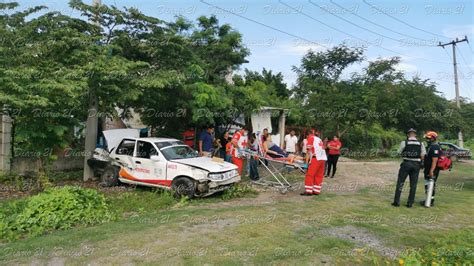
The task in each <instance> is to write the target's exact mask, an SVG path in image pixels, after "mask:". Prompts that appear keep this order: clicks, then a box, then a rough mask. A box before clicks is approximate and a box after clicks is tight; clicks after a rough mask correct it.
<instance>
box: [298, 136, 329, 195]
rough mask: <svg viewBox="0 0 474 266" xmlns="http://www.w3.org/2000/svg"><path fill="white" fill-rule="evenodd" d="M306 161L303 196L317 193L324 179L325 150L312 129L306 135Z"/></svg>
mask: <svg viewBox="0 0 474 266" xmlns="http://www.w3.org/2000/svg"><path fill="white" fill-rule="evenodd" d="M306 146H307V150H308V151H307V153H306V163H308V162H309V166H308V171H307V172H306V177H305V180H304V188H305V191H304V192H303V193H301V195H303V196H310V195H319V194H320V193H321V187H322V184H323V179H324V164H325V163H326V160H327V157H326V151H325V150H324V144H323V141H322V140H321V139H320V138H319V137H318V136H316V135H315V130H314V129H312V130H311V132H310V134H309V135H308V144H306Z"/></svg>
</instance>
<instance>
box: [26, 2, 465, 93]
mask: <svg viewBox="0 0 474 266" xmlns="http://www.w3.org/2000/svg"><path fill="white" fill-rule="evenodd" d="M83 1H84V0H83ZM18 2H19V3H20V6H21V7H30V6H34V5H46V6H48V7H49V10H50V11H61V12H62V13H64V14H68V15H72V16H79V15H80V14H79V13H78V12H77V11H74V10H72V9H71V8H70V7H69V6H68V1H66V0H52V1H44V0H24V1H21V0H20V1H18ZM84 2H85V3H88V4H92V0H85V1H84ZM102 3H103V4H107V5H115V6H117V7H136V8H138V9H139V10H141V11H142V12H143V13H145V14H146V15H149V16H154V17H158V18H160V19H162V20H166V21H172V20H174V19H175V18H176V17H177V16H184V17H185V18H187V19H189V20H192V21H195V19H196V18H197V17H199V16H201V15H206V16H209V15H211V14H214V15H216V16H217V18H218V19H219V22H220V23H228V24H230V25H231V26H232V27H233V28H234V29H236V30H237V31H239V32H240V33H241V34H242V35H243V41H244V43H245V45H246V46H247V47H248V48H249V49H250V52H251V55H250V56H249V57H248V58H247V59H248V61H249V63H246V64H244V65H243V66H242V67H241V69H240V70H239V71H240V72H241V71H243V69H245V68H248V69H250V70H256V71H261V70H262V69H263V68H266V69H270V70H272V71H273V72H282V74H283V75H284V77H285V82H286V83H287V84H288V85H289V86H291V85H294V83H295V81H296V75H295V73H294V72H293V71H292V67H293V66H298V65H299V64H300V61H301V58H302V56H303V55H304V54H305V53H306V52H307V51H308V50H309V49H312V50H313V51H323V50H325V49H327V48H330V47H332V46H335V45H338V44H340V43H343V42H345V43H346V44H347V45H349V46H353V47H359V46H366V51H365V56H366V58H367V60H369V61H372V60H376V59H377V58H390V57H393V56H399V57H401V63H400V64H399V66H398V69H399V70H403V71H404V72H405V73H406V75H407V76H408V77H412V76H419V77H420V78H423V79H430V80H432V81H434V82H436V83H437V85H438V87H437V88H438V90H439V91H440V92H441V93H442V94H443V95H444V96H445V97H446V98H448V99H453V98H454V97H455V89H454V88H455V87H454V70H453V59H452V54H453V51H452V46H446V47H445V49H443V48H441V47H438V46H437V44H438V43H439V42H442V43H447V42H450V41H452V40H454V39H455V38H459V39H463V38H464V36H467V38H468V39H469V40H472V44H468V43H467V42H462V43H458V44H457V45H456V54H457V56H456V57H457V62H458V76H459V88H460V96H462V97H466V98H468V99H469V100H470V101H474V89H473V79H474V62H473V56H474V50H473V49H474V18H473V17H474V8H473V1H471V0H463V1H448V0H441V1H439V0H438V1H434V0H424V1H423V0H416V1H386V0H385V1H375V0H354V1H347V0H303V1H299V0H298V1H291V0H253V1H251V0H221V1H218V0H187V1H185V0H167V1H160V0H153V1H151V0H150V1H144V0H135V1H132V0H102ZM366 66H367V63H361V64H357V65H354V66H351V67H350V68H349V69H347V71H346V72H345V73H344V76H345V77H349V75H350V74H351V73H352V72H358V71H361V70H362V69H363V68H364V67H366ZM239 71H238V72H239Z"/></svg>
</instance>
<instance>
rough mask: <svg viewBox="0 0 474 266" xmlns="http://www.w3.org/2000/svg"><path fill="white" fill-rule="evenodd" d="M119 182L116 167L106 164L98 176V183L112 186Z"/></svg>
mask: <svg viewBox="0 0 474 266" xmlns="http://www.w3.org/2000/svg"><path fill="white" fill-rule="evenodd" d="M118 184H119V180H118V169H117V167H113V166H108V167H107V168H105V170H104V172H103V173H102V175H101V177H100V185H101V186H104V187H113V186H117V185H118Z"/></svg>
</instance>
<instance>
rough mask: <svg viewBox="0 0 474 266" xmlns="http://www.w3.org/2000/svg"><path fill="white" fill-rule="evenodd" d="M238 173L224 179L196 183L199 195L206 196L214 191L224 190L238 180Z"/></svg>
mask: <svg viewBox="0 0 474 266" xmlns="http://www.w3.org/2000/svg"><path fill="white" fill-rule="evenodd" d="M240 179H241V178H240V175H236V176H234V177H231V178H229V179H226V180H219V181H215V180H208V181H207V182H202V183H200V184H199V185H198V191H199V192H200V194H199V196H200V197H206V196H209V195H212V194H214V193H217V192H220V191H224V190H226V189H228V188H229V187H230V186H231V185H232V184H235V183H237V182H240Z"/></svg>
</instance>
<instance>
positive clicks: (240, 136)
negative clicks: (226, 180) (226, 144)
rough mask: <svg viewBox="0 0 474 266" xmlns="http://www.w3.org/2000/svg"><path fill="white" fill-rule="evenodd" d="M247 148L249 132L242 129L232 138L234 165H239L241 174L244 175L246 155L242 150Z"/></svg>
mask: <svg viewBox="0 0 474 266" xmlns="http://www.w3.org/2000/svg"><path fill="white" fill-rule="evenodd" d="M246 147H247V130H246V129H245V128H242V129H241V130H239V131H237V132H235V133H234V136H233V137H232V163H233V164H235V165H237V167H238V169H239V174H240V175H242V170H243V168H244V155H243V154H242V152H241V150H243V149H245V148H246Z"/></svg>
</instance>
